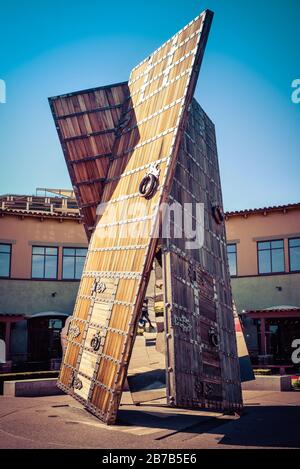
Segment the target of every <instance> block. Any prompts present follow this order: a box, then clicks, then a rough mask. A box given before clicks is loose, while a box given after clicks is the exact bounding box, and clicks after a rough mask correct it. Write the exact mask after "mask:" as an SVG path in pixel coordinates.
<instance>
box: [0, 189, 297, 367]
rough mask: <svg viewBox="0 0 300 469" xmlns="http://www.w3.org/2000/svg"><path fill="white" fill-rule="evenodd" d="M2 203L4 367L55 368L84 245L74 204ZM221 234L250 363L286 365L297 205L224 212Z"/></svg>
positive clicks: (48, 197)
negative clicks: (260, 360) (259, 359)
mask: <svg viewBox="0 0 300 469" xmlns="http://www.w3.org/2000/svg"><path fill="white" fill-rule="evenodd" d="M60 192H61V191H60ZM0 204H1V206H0V215H1V216H0V339H2V340H4V341H5V343H6V360H7V362H8V365H7V366H6V367H3V365H2V368H6V369H9V368H12V369H16V370H18V369H28V370H33V369H49V368H51V367H52V368H55V367H57V366H58V364H59V359H60V357H61V348H60V341H59V333H60V330H61V328H62V327H63V324H64V322H65V318H66V317H67V316H68V315H70V314H71V313H72V312H73V308H74V302H75V299H76V294H77V290H78V286H79V279H80V275H81V270H82V266H83V262H84V258H85V254H86V249H87V245H88V242H87V238H86V234H85V230H84V227H83V224H82V220H81V217H80V216H79V211H78V207H77V204H76V200H75V198H74V196H73V193H72V192H71V191H69V192H68V191H63V192H62V193H59V191H56V193H55V191H54V193H43V194H41V193H40V194H39V195H36V196H16V195H5V196H1V197H0ZM226 232H227V244H228V259H229V267H230V272H231V285H232V291H233V297H234V300H235V304H236V307H237V310H238V312H239V314H240V315H241V317H242V318H243V323H244V326H245V335H246V340H247V343H248V347H249V350H250V354H251V356H252V359H253V361H254V363H256V362H257V363H258V357H259V356H260V357H266V360H267V361H268V360H269V362H270V360H271V361H272V362H274V356H275V358H276V357H277V358H276V359H275V361H276V360H277V361H278V360H279V361H280V360H281V361H283V362H284V363H285V364H289V356H290V353H291V341H292V339H293V337H295V338H296V336H297V337H298V338H300V288H299V287H300V204H290V205H284V206H277V207H269V208H262V209H252V210H243V211H236V212H227V213H226ZM264 360H265V358H264ZM0 366H1V365H0Z"/></svg>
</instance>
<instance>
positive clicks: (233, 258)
mask: <svg viewBox="0 0 300 469" xmlns="http://www.w3.org/2000/svg"><path fill="white" fill-rule="evenodd" d="M227 256H228V263H229V272H230V275H231V277H235V276H236V275H237V252H236V244H227Z"/></svg>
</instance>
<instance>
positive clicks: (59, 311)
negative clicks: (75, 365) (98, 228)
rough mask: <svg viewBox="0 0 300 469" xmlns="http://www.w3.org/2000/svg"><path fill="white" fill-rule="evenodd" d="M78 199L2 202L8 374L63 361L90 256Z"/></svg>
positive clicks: (1, 331) (1, 296)
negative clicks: (68, 323)
mask: <svg viewBox="0 0 300 469" xmlns="http://www.w3.org/2000/svg"><path fill="white" fill-rule="evenodd" d="M58 192H59V191H58ZM70 196H71V197H70ZM72 196H73V194H72V193H71V192H70V191H69V192H68V191H64V192H63V193H62V194H59V193H57V194H53V193H52V194H50V196H49V194H48V193H45V194H44V195H37V196H16V195H6V196H1V197H0V204H1V205H0V339H2V340H5V343H6V361H7V362H8V365H7V367H6V368H11V364H13V369H24V368H25V369H29V370H32V369H48V368H51V367H52V368H53V367H55V366H56V360H57V359H59V358H60V356H61V348H60V340H59V334H60V330H61V328H62V326H63V324H64V321H65V318H66V317H67V316H68V315H69V314H71V313H72V311H73V307H74V301H75V298H76V294H77V289H78V284H79V279H80V276H81V271H82V267H83V262H84V259H85V255H86V250H87V239H86V234H85V231H84V228H83V225H82V223H81V218H80V216H79V212H78V208H77V205H76V201H75V199H74V197H72ZM25 364H26V365H25ZM57 365H58V364H57Z"/></svg>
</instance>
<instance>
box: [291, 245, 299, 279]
mask: <svg viewBox="0 0 300 469" xmlns="http://www.w3.org/2000/svg"><path fill="white" fill-rule="evenodd" d="M289 259H290V271H291V272H296V271H300V238H294V239H289Z"/></svg>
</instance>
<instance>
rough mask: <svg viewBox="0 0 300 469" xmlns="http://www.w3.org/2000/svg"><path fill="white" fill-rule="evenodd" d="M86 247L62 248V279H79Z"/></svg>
mask: <svg viewBox="0 0 300 469" xmlns="http://www.w3.org/2000/svg"><path fill="white" fill-rule="evenodd" d="M86 253H87V249H86V248H84V249H82V248H64V249H63V275H62V276H63V279H80V278H81V274H82V270H83V266H84V261H85V257H86Z"/></svg>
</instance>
